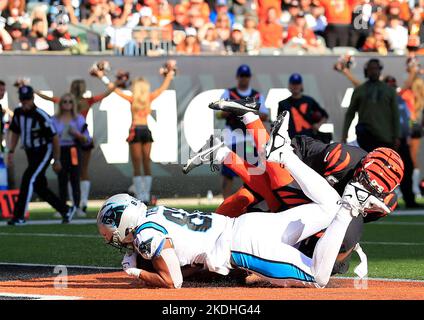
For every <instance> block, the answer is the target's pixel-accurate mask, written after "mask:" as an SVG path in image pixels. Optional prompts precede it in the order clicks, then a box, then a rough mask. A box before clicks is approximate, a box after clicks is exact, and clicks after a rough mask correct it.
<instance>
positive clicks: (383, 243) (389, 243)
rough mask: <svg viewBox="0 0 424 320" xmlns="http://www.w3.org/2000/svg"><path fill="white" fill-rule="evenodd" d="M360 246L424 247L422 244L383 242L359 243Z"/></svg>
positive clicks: (423, 243)
mask: <svg viewBox="0 0 424 320" xmlns="http://www.w3.org/2000/svg"><path fill="white" fill-rule="evenodd" d="M360 243H361V244H371V245H382V246H424V242H384V241H361V242H360Z"/></svg>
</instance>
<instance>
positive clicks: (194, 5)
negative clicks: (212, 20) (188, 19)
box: [182, 0, 210, 23]
mask: <svg viewBox="0 0 424 320" xmlns="http://www.w3.org/2000/svg"><path fill="white" fill-rule="evenodd" d="M182 5H184V6H185V7H186V8H187V9H188V10H189V11H190V12H192V10H193V9H194V10H195V12H197V13H198V14H199V15H200V16H201V17H202V19H203V23H207V22H209V15H210V9H209V6H208V4H207V3H206V2H205V1H204V0H190V1H188V2H186V3H183V4H182Z"/></svg>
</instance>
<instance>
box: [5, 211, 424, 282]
mask: <svg viewBox="0 0 424 320" xmlns="http://www.w3.org/2000/svg"><path fill="white" fill-rule="evenodd" d="M185 209H188V210H189V209H192V208H190V207H186V208H185ZM198 209H199V208H198ZM202 209H203V210H204V211H208V210H213V207H206V208H202ZM96 213H97V210H92V211H90V212H89V218H94V217H95V215H96ZM52 214H53V211H52V210H48V211H47V210H46V211H39V212H33V213H32V219H42V218H43V219H46V218H51V217H52ZM0 241H1V243H2V246H1V247H2V249H1V250H0V262H19V263H40V264H54V265H57V264H64V265H90V266H107V267H119V266H120V261H121V257H122V254H121V253H120V252H119V251H118V250H117V249H114V248H112V247H110V246H107V245H105V244H104V241H103V239H101V238H100V237H99V236H98V235H97V229H96V226H95V225H94V224H89V225H75V224H74V225H73V224H70V225H32V226H23V227H7V226H3V227H0ZM362 241H363V243H362V247H363V249H364V251H365V252H366V254H367V255H368V264H369V277H381V278H405V279H417V280H424V216H402V217H387V218H385V219H383V220H382V221H380V222H375V223H370V224H367V225H366V227H365V232H364V236H363V239H362ZM358 261H359V260H358V259H357V255H356V254H354V259H353V261H352V264H351V268H350V271H349V274H348V275H353V273H352V270H353V268H354V267H355V266H356V265H357V263H358Z"/></svg>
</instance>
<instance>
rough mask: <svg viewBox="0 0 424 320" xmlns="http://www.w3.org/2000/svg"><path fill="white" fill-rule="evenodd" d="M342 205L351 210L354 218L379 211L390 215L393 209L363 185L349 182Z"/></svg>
mask: <svg viewBox="0 0 424 320" xmlns="http://www.w3.org/2000/svg"><path fill="white" fill-rule="evenodd" d="M341 205H342V206H344V207H345V208H348V209H350V212H351V215H352V216H353V217H357V216H359V214H362V215H363V216H366V215H367V212H370V211H377V212H384V213H385V214H389V213H390V212H391V209H390V208H389V207H388V206H387V205H386V204H385V203H384V201H383V200H381V199H379V198H378V197H376V196H375V195H374V194H372V193H371V192H369V191H368V190H367V189H366V188H365V187H364V186H363V185H362V184H361V183H359V182H357V181H355V182H349V183H348V184H347V185H346V188H345V190H344V192H343V196H342V200H341Z"/></svg>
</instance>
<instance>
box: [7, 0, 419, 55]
mask: <svg viewBox="0 0 424 320" xmlns="http://www.w3.org/2000/svg"><path fill="white" fill-rule="evenodd" d="M423 18H424V0H63V1H57V0H44V1H38V0H28V1H24V0H0V50H4V51H6V50H19V51H47V50H50V51H57V50H67V49H69V48H75V47H78V46H79V45H81V41H82V39H80V37H78V34H77V33H76V32H72V30H71V29H72V26H77V27H78V28H85V29H86V30H92V31H95V32H97V33H99V34H101V35H102V36H104V37H105V39H106V40H107V45H106V48H107V49H114V50H121V51H124V50H127V51H128V48H129V49H131V48H133V47H136V46H137V45H140V44H142V43H146V42H148V43H149V50H148V51H149V52H148V54H149V55H162V54H164V53H165V52H164V49H163V46H162V45H161V43H163V42H167V43H170V44H171V46H170V47H171V48H172V49H171V50H172V51H173V53H175V52H176V53H179V54H189V55H195V54H201V53H209V54H234V53H247V54H252V55H254V54H273V53H274V54H275V53H276V52H278V51H280V52H281V50H282V52H284V50H285V51H287V52H289V51H290V50H291V49H294V50H302V51H305V52H308V53H318V54H319V53H326V52H329V50H330V49H332V48H334V47H346V46H347V47H354V48H356V49H357V50H359V51H364V52H377V53H379V54H382V55H385V54H388V53H390V52H393V53H396V54H404V53H405V52H407V51H418V52H419V51H420V50H421V44H422V43H423V41H424V29H423ZM167 53H169V51H168V52H167Z"/></svg>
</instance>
